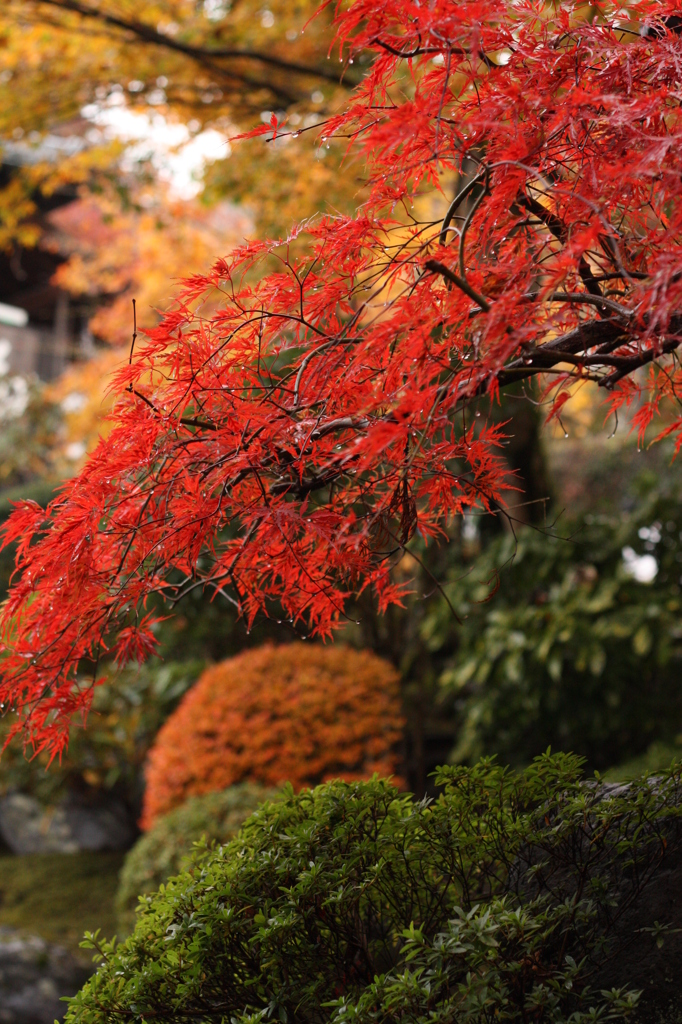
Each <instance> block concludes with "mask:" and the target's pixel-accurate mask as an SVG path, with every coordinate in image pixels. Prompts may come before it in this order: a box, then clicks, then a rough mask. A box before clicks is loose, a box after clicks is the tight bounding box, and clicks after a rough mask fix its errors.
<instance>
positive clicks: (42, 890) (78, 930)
mask: <svg viewBox="0 0 682 1024" xmlns="http://www.w3.org/2000/svg"><path fill="white" fill-rule="evenodd" d="M123 857H124V855H123V854H122V853H70V854H59V853H51V854H29V855H26V856H22V857H14V856H11V855H4V856H0V925H5V926H8V927H10V928H17V929H19V930H20V931H22V932H25V933H26V934H31V935H40V936H41V937H42V938H44V939H46V940H47V941H48V942H56V943H58V944H59V945H62V946H66V947H67V948H69V949H71V950H73V951H77V950H78V943H79V942H80V940H81V939H82V937H83V932H84V931H86V930H87V931H95V930H96V929H97V928H99V929H100V930H101V932H102V934H103V935H105V936H107V937H111V936H112V935H114V934H115V933H116V914H115V911H114V898H115V896H116V888H117V886H118V873H119V871H120V868H121V865H122V863H123Z"/></svg>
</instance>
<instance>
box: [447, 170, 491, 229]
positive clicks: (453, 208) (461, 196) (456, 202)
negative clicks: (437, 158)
mask: <svg viewBox="0 0 682 1024" xmlns="http://www.w3.org/2000/svg"><path fill="white" fill-rule="evenodd" d="M484 176H485V172H484V171H479V172H478V174H476V175H475V176H474V177H473V178H472V179H471V181H470V182H469V184H468V185H465V186H464V188H462V189H460V191H459V192H458V193H457V195H456V196H455V198H454V199H453V200H452V202H451V203H450V206H449V207H448V212H447V213H446V214H445V217H444V218H443V224H442V226H441V229H440V235H439V236H438V242H439V244H440V245H445V244H446V242H447V237H448V228H449V227H450V222H451V221H452V218H453V217H454V216H455V214H456V213H457V209H458V208H459V206H460V204H461V203H463V202H464V200H465V199H466V197H467V196H468V195H469V193H470V192H472V191H473V190H474V188H475V187H476V185H478V183H479V182H480V181H481V179H482V178H483V177H484Z"/></svg>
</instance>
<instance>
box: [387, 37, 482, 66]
mask: <svg viewBox="0 0 682 1024" xmlns="http://www.w3.org/2000/svg"><path fill="white" fill-rule="evenodd" d="M371 42H372V44H373V45H374V46H379V47H381V49H382V50H386V52H387V53H390V54H392V55H393V56H394V57H400V58H401V60H412V58H414V57H421V56H426V55H428V54H429V53H435V54H437V55H439V56H442V54H443V49H444V48H443V47H442V46H417V47H416V48H415V49H414V50H399V49H398V47H397V46H391V44H390V43H386V42H384V40H383V39H379V38H378V37H376V36H375V37H374V39H372V40H371ZM446 49H447V52H448V53H454V54H456V55H457V56H458V57H471V56H472V54H471V50H467V49H466V48H465V47H464V46H448V47H446ZM476 56H477V57H478V58H479V59H480V60H482V61H483V63H484V64H485V66H486V67H487V68H497V67H499V64H496V63H495V61H494V60H492V59H491V58H490V57H489V56H488V55H487V54H486V53H484V52H483V50H479V52H478V53H477V54H476Z"/></svg>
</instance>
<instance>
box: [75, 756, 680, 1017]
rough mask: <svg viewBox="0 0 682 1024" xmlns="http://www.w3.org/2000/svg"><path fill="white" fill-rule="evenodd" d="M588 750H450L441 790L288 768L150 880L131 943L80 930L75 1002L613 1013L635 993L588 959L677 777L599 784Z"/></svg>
mask: <svg viewBox="0 0 682 1024" xmlns="http://www.w3.org/2000/svg"><path fill="white" fill-rule="evenodd" d="M580 764H581V762H580V760H579V759H578V758H575V757H573V756H571V755H556V756H553V757H552V756H549V755H544V756H543V757H541V758H539V759H538V760H537V761H536V762H534V763H533V765H532V766H531V767H530V768H528V769H526V770H525V771H524V772H523V773H520V774H514V773H512V772H510V771H509V770H506V769H502V768H500V767H498V766H497V765H495V764H494V762H491V761H489V760H486V761H482V762H480V763H479V764H477V765H476V766H474V767H473V768H461V767H449V768H444V769H441V770H440V773H439V777H438V781H439V783H440V784H441V785H443V787H444V792H443V795H442V796H441V797H440V798H439V799H438V800H437V801H435V802H429V801H426V800H424V801H421V802H415V801H414V800H413V799H412V798H411V797H409V796H405V795H404V794H401V793H399V792H398V791H397V790H396V789H395V788H394V787H393V786H391V785H390V784H389V783H388V782H386V781H381V780H377V779H374V780H372V781H371V782H356V783H343V782H339V781H337V782H331V783H326V784H324V785H322V786H319V787H317V788H316V789H314V790H303V791H302V792H301V793H299V794H294V792H293V790H291V789H290V788H288V789H287V790H286V791H285V792H284V794H283V795H282V796H281V797H279V798H277V799H276V800H275V801H273V802H271V803H268V804H265V805H264V806H263V807H262V808H261V809H259V810H258V811H256V812H255V813H254V814H253V815H252V816H251V817H250V818H249V819H248V821H247V822H246V823H245V824H244V826H243V827H242V829H241V831H240V833H239V834H238V836H237V837H236V838H235V839H233V840H232V842H231V843H229V844H228V845H226V846H222V847H218V848H217V849H214V850H209V851H205V852H203V853H200V854H197V855H196V858H195V860H194V861H193V863H192V865H191V867H190V868H189V870H187V871H186V872H184V873H183V874H180V875H179V876H177V877H176V878H175V879H172V880H171V881H169V882H168V884H167V885H166V886H165V887H162V888H161V889H160V890H159V891H158V892H157V893H156V894H154V895H152V896H148V897H147V898H146V901H145V903H146V909H145V910H144V911H143V912H142V913H141V914H140V916H139V919H138V922H137V925H136V927H135V931H134V933H133V934H132V935H131V936H130V937H129V938H128V939H127V940H126V941H125V942H124V943H122V944H121V945H119V946H118V947H116V946H115V944H114V943H113V942H109V943H107V942H100V941H99V939H98V938H97V936H90V937H89V938H88V940H87V941H86V943H85V945H86V946H89V947H90V948H95V949H97V950H98V954H99V956H100V957H101V966H100V967H99V970H98V971H97V973H96V974H95V975H94V976H93V977H92V978H91V979H90V981H89V982H88V983H87V984H86V986H85V987H84V989H83V990H82V991H81V993H79V995H77V996H76V997H75V998H74V1000H73V1001H72V1002H71V1004H70V1008H69V1011H68V1015H67V1020H68V1021H69V1022H70V1024H104V1022H105V1021H106V1022H108V1021H112V1020H140V1021H141V1020H154V1021H165V1022H170V1021H181V1020H190V1019H193V1020H197V1021H216V1022H217V1021H224V1022H227V1021H231V1022H235V1024H258V1022H260V1021H264V1020H268V1019H273V1020H279V1021H280V1022H282V1024H293V1022H296V1024H308V1022H310V1024H323V1022H326V1021H328V1022H330V1024H374V1022H377V1024H380V1022H387V1024H388V1022H397V1021H405V1022H406V1024H407V1022H408V1021H409V1022H414V1024H416V1022H420V1021H423V1022H426V1021H432V1022H434V1024H435V1022H438V1021H442V1022H447V1021H457V1022H469V1021H470V1022H474V1021H476V1022H481V1024H482V1022H484V1021H486V1020H487V1021H490V1020H495V1021H496V1022H504V1021H511V1020H514V1021H522V1020H524V1021H533V1022H539V1021H551V1022H552V1024H560V1022H563V1021H566V1022H568V1021H569V1020H570V1021H571V1024H580V1022H581V1021H588V1020H607V1019H609V1018H612V1019H616V1018H617V1017H621V1016H622V1015H623V1014H624V1013H625V1012H627V1011H628V1009H629V1008H631V1007H632V1006H633V1005H634V1004H635V1002H636V996H635V994H633V993H627V992H623V991H616V992H607V993H603V994H601V995H599V993H596V994H594V993H591V992H589V990H588V984H589V980H590V975H591V972H592V971H593V969H594V967H595V965H596V964H597V963H598V962H599V961H600V959H601V957H603V955H604V940H605V937H607V936H608V934H609V925H610V922H612V921H613V920H614V919H617V918H618V915H619V914H621V913H622V912H623V911H624V909H625V908H627V907H628V906H629V905H630V904H631V903H632V901H633V899H634V897H635V896H636V895H637V893H638V892H639V890H640V888H641V886H642V885H643V884H644V882H645V881H646V880H647V878H648V877H650V875H651V873H652V872H653V871H654V869H655V867H656V865H657V864H658V862H659V860H660V857H661V856H662V851H663V848H664V847H665V844H666V836H667V837H668V840H670V837H671V834H672V833H671V828H670V820H669V819H670V816H671V815H675V814H677V810H678V804H679V802H680V801H679V797H680V793H681V791H682V780H681V779H680V775H679V773H675V772H669V773H668V774H667V776H665V777H664V778H663V779H661V780H659V782H658V783H657V785H656V786H652V785H651V784H649V783H648V782H647V781H643V782H640V783H635V784H633V786H632V787H630V789H625V790H624V789H623V788H622V787H620V788H619V787H616V788H615V789H612V790H610V791H604V790H603V789H600V787H598V786H596V785H595V784H594V783H592V784H589V783H588V784H586V785H585V784H582V785H581V782H580V776H581V767H580ZM666 819H668V820H666ZM670 845H672V844H671V843H670V842H668V846H669V847H670ZM589 1006H594V1007H595V1010H594V1012H591V1011H590V1010H589V1009H586V1007H589Z"/></svg>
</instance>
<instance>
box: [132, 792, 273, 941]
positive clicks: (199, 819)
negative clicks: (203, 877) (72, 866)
mask: <svg viewBox="0 0 682 1024" xmlns="http://www.w3.org/2000/svg"><path fill="white" fill-rule="evenodd" d="M270 795H272V791H271V790H267V789H263V788H262V787H261V786H255V785H253V784H252V783H248V782H247V783H241V784H240V785H237V786H230V788H229V789H225V790H223V791H222V792H221V793H207V794H206V795H205V796H195V797H192V798H191V799H189V800H187V802H186V803H184V804H182V806H180V807H176V808H175V809H174V810H172V811H170V813H169V814H166V815H164V816H163V817H162V818H159V819H158V820H157V821H156V822H155V824H154V825H153V826H152V827H151V829H150V830H149V832H146V833H145V834H144V835H143V836H142V837H141V838H140V839H138V841H137V842H136V844H135V846H133V848H132V850H130V851H129V853H128V854H127V856H126V859H125V861H124V864H123V868H122V870H121V878H120V883H119V887H118V892H117V894H116V910H117V912H118V919H119V925H120V927H121V929H122V930H123V931H124V932H126V933H127V932H129V931H131V930H132V928H133V926H134V924H135V908H136V906H137V903H138V897H139V896H142V895H144V894H146V893H149V892H153V891H154V890H155V889H158V888H159V886H160V885H161V884H162V882H165V881H166V880H167V879H168V878H170V877H171V875H176V874H177V873H178V872H179V871H180V869H181V868H182V866H183V861H184V860H185V858H186V857H187V856H188V855H189V854H191V853H192V848H193V845H194V844H195V843H196V842H198V841H199V840H200V839H201V838H202V836H205V838H206V841H207V842H208V843H209V844H211V843H212V842H213V841H215V842H217V843H226V842H227V841H228V840H230V839H232V838H233V837H234V836H235V835H236V834H237V832H238V831H239V829H240V828H241V825H242V823H243V822H244V820H245V819H246V818H248V816H249V815H250V814H251V813H252V811H254V810H255V809H256V808H257V807H258V805H259V804H261V803H263V801H264V800H266V799H267V798H268V797H269V796H270Z"/></svg>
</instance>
